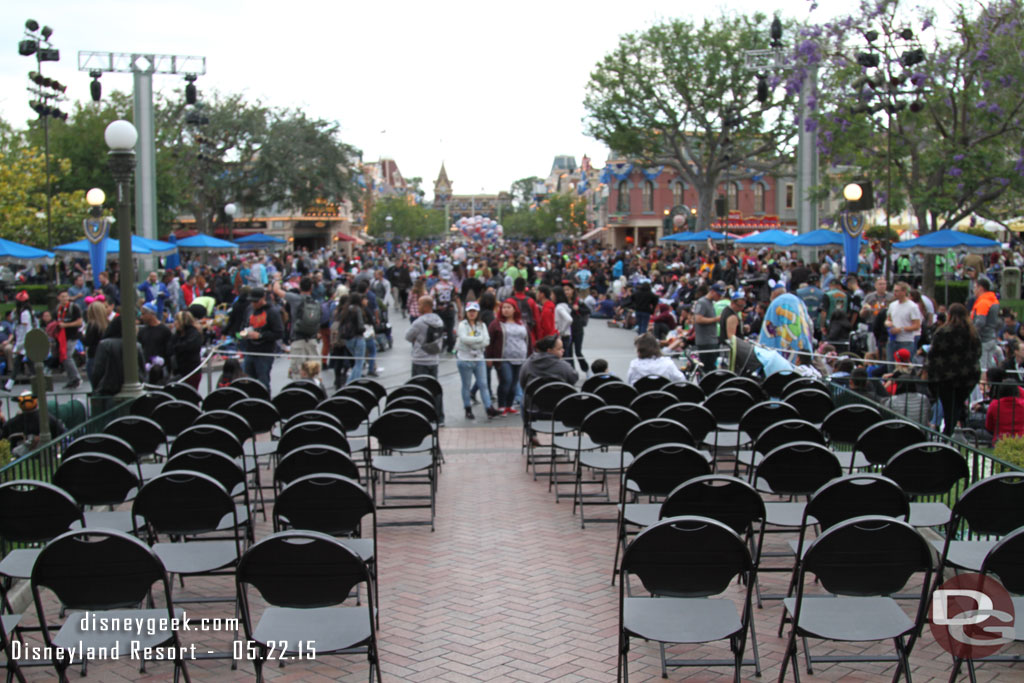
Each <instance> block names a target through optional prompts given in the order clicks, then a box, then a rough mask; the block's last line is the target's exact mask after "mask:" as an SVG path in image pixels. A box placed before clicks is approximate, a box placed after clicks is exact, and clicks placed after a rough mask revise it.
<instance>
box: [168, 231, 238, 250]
mask: <svg viewBox="0 0 1024 683" xmlns="http://www.w3.org/2000/svg"><path fill="white" fill-rule="evenodd" d="M178 248H179V249H186V250H187V249H191V250H193V251H195V250H202V249H208V250H211V251H223V250H224V249H238V245H237V244H235V243H234V242H228V241H227V240H222V239H218V238H216V237H211V236H210V235H192V236H191V237H186V238H185V239H181V240H178Z"/></svg>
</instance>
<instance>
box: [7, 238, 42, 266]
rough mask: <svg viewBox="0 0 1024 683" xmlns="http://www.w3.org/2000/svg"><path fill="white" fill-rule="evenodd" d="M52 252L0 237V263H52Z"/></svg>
mask: <svg viewBox="0 0 1024 683" xmlns="http://www.w3.org/2000/svg"><path fill="white" fill-rule="evenodd" d="M52 262H53V252H52V251H46V250H45V249H37V248H36V247H30V246H28V245H25V244H18V243H17V242H12V241H10V240H5V239H3V238H0V263H19V264H22V265H31V264H33V263H52Z"/></svg>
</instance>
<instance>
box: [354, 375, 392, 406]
mask: <svg viewBox="0 0 1024 683" xmlns="http://www.w3.org/2000/svg"><path fill="white" fill-rule="evenodd" d="M349 386H357V387H363V388H364V389H369V390H370V391H372V392H373V395H374V396H376V397H377V400H378V401H380V400H381V399H382V398H384V397H385V396H387V395H388V390H387V389H385V388H384V385H383V384H381V383H380V382H378V381H377V380H375V379H374V378H372V377H366V376H363V377H357V378H356V379H353V380H350V381H349Z"/></svg>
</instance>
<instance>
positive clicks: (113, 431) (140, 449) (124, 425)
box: [103, 415, 167, 456]
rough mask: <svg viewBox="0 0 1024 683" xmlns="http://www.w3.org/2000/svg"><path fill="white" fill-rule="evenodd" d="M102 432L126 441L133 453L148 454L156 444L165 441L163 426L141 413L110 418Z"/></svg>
mask: <svg viewBox="0 0 1024 683" xmlns="http://www.w3.org/2000/svg"><path fill="white" fill-rule="evenodd" d="M103 433H104V434H110V435H111V436H116V437H118V438H119V439H123V440H124V441H126V442H127V443H128V444H129V445H131V447H132V448H133V449H134V450H135V455H136V456H140V455H149V454H150V453H153V452H155V451H156V448H157V446H159V445H160V444H162V443H166V442H167V436H166V435H165V434H164V428H163V427H161V426H160V425H159V424H158V423H156V422H154V421H153V420H151V419H149V418H148V417H143V416H141V415H125V416H124V417H119V418H117V419H116V420H111V421H110V422H109V423H108V424H107V426H106V427H104V429H103Z"/></svg>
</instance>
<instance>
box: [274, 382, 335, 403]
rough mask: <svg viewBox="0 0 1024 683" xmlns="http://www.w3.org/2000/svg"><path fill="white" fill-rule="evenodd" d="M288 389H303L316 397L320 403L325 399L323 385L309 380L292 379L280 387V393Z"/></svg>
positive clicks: (325, 391)
mask: <svg viewBox="0 0 1024 683" xmlns="http://www.w3.org/2000/svg"><path fill="white" fill-rule="evenodd" d="M288 389H305V390H306V391H308V392H310V393H312V394H313V395H314V396H316V400H317V401H322V400H324V399H325V398H327V390H326V389H324V387H323V385H321V384H318V383H316V382H314V381H313V380H311V379H293V380H292V381H291V382H288V384H285V385H284V386H283V387H281V391H286V390H288Z"/></svg>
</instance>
